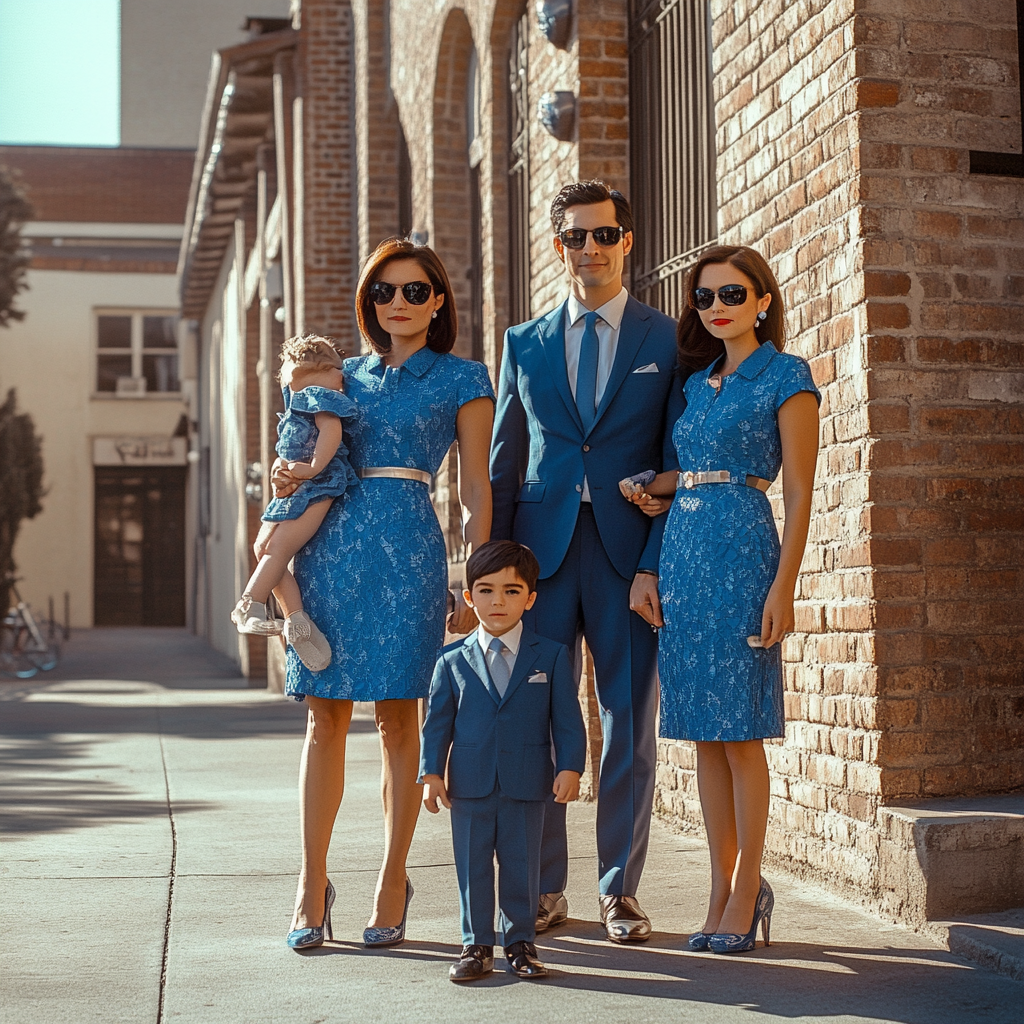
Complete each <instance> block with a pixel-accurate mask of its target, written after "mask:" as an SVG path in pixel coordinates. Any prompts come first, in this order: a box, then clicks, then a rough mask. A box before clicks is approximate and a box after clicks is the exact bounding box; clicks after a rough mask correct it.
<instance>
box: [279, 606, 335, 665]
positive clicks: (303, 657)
mask: <svg viewBox="0 0 1024 1024" xmlns="http://www.w3.org/2000/svg"><path fill="white" fill-rule="evenodd" d="M284 638H285V640H287V641H288V643H290V644H291V645H292V647H294V648H295V653H296V654H297V655H298V656H299V661H301V662H302V664H303V665H305V666H306V668H308V669H309V671H310V672H323V670H324V669H325V668H327V666H328V665H330V663H331V645H330V644H329V643H328V642H327V637H325V636H324V635H323V633H321V632H320V630H319V629H317V626H316V623H315V622H313V620H312V619H310V617H309V616H308V615H307V614H306V613H305V612H292V614H291V615H289V616H288V618H287V619H285V621H284Z"/></svg>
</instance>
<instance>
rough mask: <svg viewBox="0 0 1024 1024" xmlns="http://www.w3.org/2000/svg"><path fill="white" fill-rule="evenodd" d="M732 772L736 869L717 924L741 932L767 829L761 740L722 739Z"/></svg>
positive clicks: (757, 883) (750, 914)
mask: <svg viewBox="0 0 1024 1024" xmlns="http://www.w3.org/2000/svg"><path fill="white" fill-rule="evenodd" d="M723 746H724V747H725V755H726V757H727V758H728V759H729V769H730V771H731V772H732V791H733V813H734V814H735V816H736V870H735V871H734V873H733V878H732V895H731V896H730V897H729V903H728V905H727V906H726V908H725V913H724V914H723V915H722V920H721V922H720V924H719V926H718V930H719V931H720V932H732V933H735V934H738V935H745V934H746V933H747V932H748V931H750V923H751V922H752V921H753V920H754V906H755V904H756V903H757V892H758V889H759V888H760V887H761V855H762V854H763V853H764V837H765V832H766V831H767V830H768V801H769V799H770V796H771V790H770V786H769V780H768V762H767V760H766V759H765V756H764V742H763V741H762V740H747V741H745V742H742V743H724V744H723Z"/></svg>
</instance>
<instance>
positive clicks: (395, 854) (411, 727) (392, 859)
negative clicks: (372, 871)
mask: <svg viewBox="0 0 1024 1024" xmlns="http://www.w3.org/2000/svg"><path fill="white" fill-rule="evenodd" d="M374 718H375V719H376V722H377V730H378V731H379V732H380V749H381V755H382V760H383V767H382V770H381V779H380V796H381V802H382V803H383V804H384V863H383V864H381V868H380V875H379V876H378V878H377V892H376V894H375V896H374V901H373V914H372V915H371V916H370V921H369V925H368V927H370V928H390V927H395V926H396V925H398V924H400V923H401V921H402V913H403V910H404V907H405V861H406V858H407V857H408V856H409V847H410V845H411V844H412V835H413V832H414V831H415V830H416V819H417V818H418V817H419V813H420V802H421V800H422V795H423V794H422V787H421V786H420V785H418V784H417V782H416V778H417V776H418V775H419V764H420V718H419V701H418V700H379V701H377V703H376V706H375V709H374Z"/></svg>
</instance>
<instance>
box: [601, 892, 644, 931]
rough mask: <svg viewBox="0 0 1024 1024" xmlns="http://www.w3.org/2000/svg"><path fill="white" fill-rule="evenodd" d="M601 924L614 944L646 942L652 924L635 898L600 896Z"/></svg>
mask: <svg viewBox="0 0 1024 1024" xmlns="http://www.w3.org/2000/svg"><path fill="white" fill-rule="evenodd" d="M598 905H599V906H600V908H601V924H603V925H604V928H605V931H606V932H607V933H608V938H609V939H611V940H612V942H646V941H647V940H648V939H649V938H650V937H651V922H650V919H649V918H648V916H647V915H646V914H645V913H644V912H643V911H642V910H641V909H640V904H639V903H637V901H636V897H635V896H600V897H598Z"/></svg>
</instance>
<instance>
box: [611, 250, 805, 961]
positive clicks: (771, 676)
mask: <svg viewBox="0 0 1024 1024" xmlns="http://www.w3.org/2000/svg"><path fill="white" fill-rule="evenodd" d="M687 293H688V299H689V301H688V306H687V308H686V309H685V310H684V311H683V314H682V316H681V317H680V320H679V328H678V339H679V362H680V365H681V366H682V367H684V368H686V369H689V370H691V371H694V372H692V374H691V376H690V377H689V379H688V380H687V382H686V386H685V393H686V411H685V412H684V413H683V415H682V416H681V417H680V418H679V420H678V421H677V422H676V424H675V427H674V429H673V435H672V436H673V440H674V442H675V447H676V451H677V452H678V454H679V466H680V468H681V470H682V471H681V472H680V473H679V474H678V477H677V476H676V474H674V473H672V474H669V473H665V474H661V475H660V476H659V477H657V478H654V480H653V482H646V486H644V487H642V491H645V492H646V494H647V495H659V494H672V493H673V492H674V494H675V498H674V500H673V502H672V506H671V509H670V511H669V517H668V522H667V524H666V527H665V537H664V541H663V544H662V549H661V564H660V567H659V569H660V578H659V591H660V596H661V605H662V613H663V615H664V620H665V626H664V629H663V630H662V632H661V636H660V640H659V657H658V668H659V673H660V676H661V735H662V736H665V737H668V738H672V739H685V740H693V741H694V742H695V743H696V746H697V784H698V789H699V792H700V802H701V810H702V811H703V814H704V823H705V826H706V828H707V835H708V845H709V847H710V852H711V901H710V906H709V909H708V914H707V918H706V920H705V922H704V926H703V928H702V929H701V930H700V931H699V932H696V933H695V934H694V935H692V936H690V940H689V946H690V949H692V950H706V949H709V948H710V949H711V950H713V951H714V952H716V953H733V952H740V951H742V950H746V949H753V948H754V944H755V941H756V940H755V936H756V933H757V926H758V924H760V925H761V928H762V934H763V937H764V939H765V942H766V943H767V942H768V938H769V925H770V922H771V912H772V907H773V905H774V896H773V894H772V891H771V887H770V886H769V885H768V883H767V882H766V881H764V879H763V878H761V855H762V851H763V848H764V837H765V831H766V829H767V824H768V801H769V782H768V765H767V762H766V760H765V753H764V743H763V741H764V740H765V739H767V738H769V737H779V736H782V735H784V731H785V730H784V716H783V688H782V654H781V647H780V642H781V640H782V638H783V637H784V636H785V634H786V633H788V632H790V631H791V630H792V629H793V625H794V616H793V594H794V590H795V588H796V580H797V574H798V573H799V571H800V562H801V559H802V558H803V553H804V546H805V544H806V541H807V530H808V525H809V522H810V512H811V492H812V488H813V485H814V470H815V464H816V461H817V453H818V402H819V401H820V395H819V394H818V389H817V388H816V387H815V386H814V381H813V379H812V377H811V372H810V368H809V367H808V365H807V363H806V362H805V361H804V360H803V359H801V358H800V357H799V356H795V355H790V354H788V353H785V352H783V351H782V349H783V345H784V343H785V313H784V310H783V305H782V295H781V294H780V292H779V286H778V283H777V282H776V280H775V276H774V274H773V273H772V271H771V269H770V268H769V266H768V264H767V263H766V262H765V260H764V258H763V257H762V256H761V255H760V254H759V253H757V252H755V251H754V250H753V249H749V248H746V247H739V246H716V247H715V248H713V249H711V250H709V251H707V252H706V253H705V254H704V255H703V257H702V258H701V260H700V261H699V262H698V263H697V264H696V266H695V267H694V268H693V270H692V271H691V274H690V278H689V285H688V289H687ZM780 468H781V470H782V497H783V504H784V506H785V512H786V521H785V529H784V531H783V537H782V544H781V547H780V544H779V536H778V532H777V530H776V527H775V521H774V517H773V515H772V509H771V505H770V503H769V502H768V499H767V497H766V496H765V491H767V489H768V487H769V485H770V483H771V482H772V481H773V480H774V479H775V477H776V476H777V475H778V473H779V470H780ZM636 479H639V478H636ZM647 481H650V475H648V476H647ZM624 490H629V488H628V486H627V487H625V488H624ZM633 500H635V501H637V502H638V503H640V504H641V505H642V506H644V507H645V511H649V512H653V511H654V508H653V507H651V506H652V505H653V503H652V502H650V501H649V500H648V499H647V498H646V496H644V495H642V494H636V495H635V496H634V497H633Z"/></svg>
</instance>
